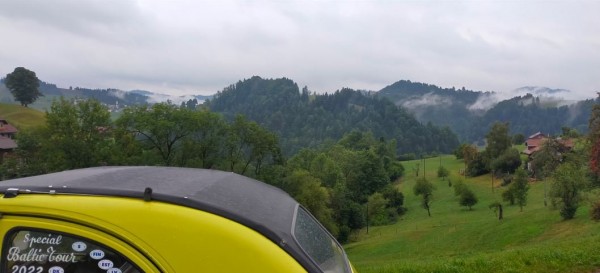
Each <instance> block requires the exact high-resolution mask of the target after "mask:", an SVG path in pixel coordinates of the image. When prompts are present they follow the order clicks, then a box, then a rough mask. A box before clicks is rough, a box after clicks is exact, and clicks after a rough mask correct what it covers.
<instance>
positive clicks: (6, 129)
mask: <svg viewBox="0 0 600 273" xmlns="http://www.w3.org/2000/svg"><path fill="white" fill-rule="evenodd" d="M17 131H18V130H17V128H15V127H14V126H12V125H10V124H9V123H8V122H7V121H6V120H5V119H3V118H0V163H1V162H2V161H3V160H4V155H5V154H6V153H9V152H12V151H13V150H14V149H16V148H17V143H16V142H15V140H14V137H15V134H16V133H17Z"/></svg>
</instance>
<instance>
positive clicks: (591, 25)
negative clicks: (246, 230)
mask: <svg viewBox="0 0 600 273" xmlns="http://www.w3.org/2000/svg"><path fill="white" fill-rule="evenodd" d="M18 66H23V67H26V68H28V69H30V70H33V71H35V72H36V73H37V76H38V78H40V79H41V80H44V81H46V82H51V83H56V84H57V85H58V86H60V87H69V86H73V87H75V86H80V87H88V88H118V89H123V90H132V89H145V90H149V91H153V92H160V93H168V94H175V95H179V94H205V95H206V94H213V93H216V91H219V90H222V89H223V88H224V87H226V86H228V85H230V84H233V83H235V82H237V81H238V80H240V79H245V78H250V77H251V76H253V75H258V76H261V77H263V78H279V77H287V78H290V79H292V80H294V81H296V82H297V83H298V84H299V85H300V87H302V86H305V85H306V86H308V88H309V89H310V90H311V91H316V92H319V93H324V92H333V91H335V90H337V89H340V88H342V87H350V88H354V89H367V90H379V89H381V88H383V87H385V86H387V85H390V84H392V83H394V82H396V81H398V80H403V79H404V80H411V81H418V82H425V83H430V84H435V85H438V86H441V87H452V86H455V87H457V88H460V87H463V86H464V87H465V88H467V89H472V90H476V91H496V92H502V93H507V92H509V91H511V90H514V89H516V88H519V87H522V86H546V87H551V88H564V89H569V90H572V91H573V96H574V97H576V98H593V97H596V94H595V91H600V84H599V83H600V0H585V1H584V0H548V1H533V0H504V1H501V0H494V1H491V0H490V1H486V0H449V1H434V0H429V1H428V0H412V1H401V0H397V1H393V0H380V1H375V0H372V1H367V0H347V1H343V0H336V1H334V0H329V1H328V0H319V1H316V0H280V1H258V0H246V1H242V0H239V1H223V0H138V1H134V0H0V75H2V76H4V75H6V74H7V73H10V72H12V71H13V70H14V68H15V67H18Z"/></svg>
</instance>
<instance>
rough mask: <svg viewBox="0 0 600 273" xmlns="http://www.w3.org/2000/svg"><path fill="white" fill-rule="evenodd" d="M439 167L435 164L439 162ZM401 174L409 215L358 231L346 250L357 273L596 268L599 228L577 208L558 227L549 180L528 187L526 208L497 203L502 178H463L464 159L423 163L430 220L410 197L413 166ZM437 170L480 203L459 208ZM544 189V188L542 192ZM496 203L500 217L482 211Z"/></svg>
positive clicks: (585, 208) (586, 212)
mask: <svg viewBox="0 0 600 273" xmlns="http://www.w3.org/2000/svg"><path fill="white" fill-rule="evenodd" d="M440 162H441V163H440ZM403 164H404V166H405V169H406V172H405V176H404V177H403V179H402V180H401V181H400V182H399V183H398V185H397V187H398V188H399V189H400V190H401V191H402V192H403V194H404V196H405V206H406V208H407V209H408V211H407V213H406V214H405V215H404V216H402V217H401V220H399V221H398V222H397V223H396V224H393V225H389V226H379V227H370V228H369V231H368V233H367V232H366V229H363V230H361V232H360V234H359V235H358V236H357V237H356V240H357V241H356V242H354V243H350V244H348V245H346V249H347V252H348V255H349V257H350V260H351V261H352V262H353V264H354V266H355V267H356V268H357V269H358V271H359V272H361V273H370V272H594V271H595V270H597V269H599V268H600V251H598V249H600V223H597V222H594V221H592V220H590V217H589V204H588V203H587V202H583V203H582V206H581V207H580V208H579V210H578V211H577V214H576V216H575V219H573V220H569V221H563V220H562V219H561V217H560V215H559V213H558V211H557V210H553V209H551V207H550V202H548V207H546V206H544V187H545V185H544V184H545V183H547V182H548V181H532V182H530V186H531V188H530V190H529V194H528V203H527V206H525V207H524V208H523V212H520V210H519V207H518V206H516V205H514V206H510V205H508V204H507V203H505V202H502V196H501V194H502V192H503V191H505V190H506V189H505V188H504V187H502V186H501V180H499V179H494V181H493V184H492V177H491V176H489V175H484V176H480V177H475V178H464V177H461V175H460V172H459V170H460V169H461V168H464V163H463V162H462V160H456V159H455V158H454V156H450V155H447V156H442V157H435V158H429V159H426V160H425V175H426V177H427V179H428V180H429V181H431V182H432V183H434V184H435V185H436V190H435V191H434V192H433V199H434V201H433V203H432V204H431V214H432V216H431V217H428V216H427V211H426V210H425V209H423V208H422V207H421V203H420V199H419V197H417V196H415V195H414V194H413V192H412V187H413V185H414V183H415V180H416V178H417V177H416V175H415V171H414V170H415V166H416V165H417V164H420V169H421V171H420V173H419V177H421V176H422V175H423V161H419V160H413V161H406V162H403ZM440 164H442V165H443V166H444V167H445V168H447V169H449V170H450V171H451V175H450V180H451V181H452V182H453V183H455V182H456V181H458V180H459V179H462V180H463V181H464V183H465V184H466V185H467V186H468V187H469V188H471V189H472V190H473V191H474V192H475V194H476V196H477V198H478V199H479V202H478V203H477V204H476V205H475V206H474V207H473V210H469V209H468V208H466V207H461V206H460V205H459V203H458V197H457V196H455V195H454V189H453V188H452V187H449V186H448V181H443V180H442V179H440V178H437V169H438V167H439V165H440ZM548 188H549V185H547V189H548ZM493 202H502V204H503V209H504V219H503V220H498V217H497V214H496V212H495V211H494V210H492V209H490V208H489V207H488V206H489V205H490V204H491V203H493Z"/></svg>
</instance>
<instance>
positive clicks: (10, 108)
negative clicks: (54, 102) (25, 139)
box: [0, 103, 46, 129]
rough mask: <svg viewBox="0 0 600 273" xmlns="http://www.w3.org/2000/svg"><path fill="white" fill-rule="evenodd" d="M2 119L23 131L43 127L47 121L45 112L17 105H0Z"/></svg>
mask: <svg viewBox="0 0 600 273" xmlns="http://www.w3.org/2000/svg"><path fill="white" fill-rule="evenodd" d="M0 117H2V118H4V119H6V120H7V121H8V122H9V123H10V124H12V125H14V126H16V127H17V128H21V129H22V128H31V127H36V126H40V125H43V124H44V122H45V120H46V114H45V113H44V112H41V111H39V110H35V109H32V108H26V107H23V106H20V105H17V104H5V103H0Z"/></svg>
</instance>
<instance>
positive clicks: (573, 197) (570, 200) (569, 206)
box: [550, 162, 587, 220]
mask: <svg viewBox="0 0 600 273" xmlns="http://www.w3.org/2000/svg"><path fill="white" fill-rule="evenodd" d="M552 180H553V183H552V188H551V190H550V196H551V197H552V198H553V199H552V204H553V205H554V206H556V207H558V208H559V210H560V215H561V216H562V218H563V219H564V220H568V219H572V218H573V217H575V212H576V211H577V208H578V207H579V201H580V200H581V195H580V193H581V191H582V190H583V189H584V188H585V186H586V185H587V180H586V176H585V170H583V169H582V168H581V167H580V166H577V165H575V164H573V163H570V162H567V163H564V164H562V165H560V166H559V167H558V168H557V170H556V172H554V175H553V176H552Z"/></svg>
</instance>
